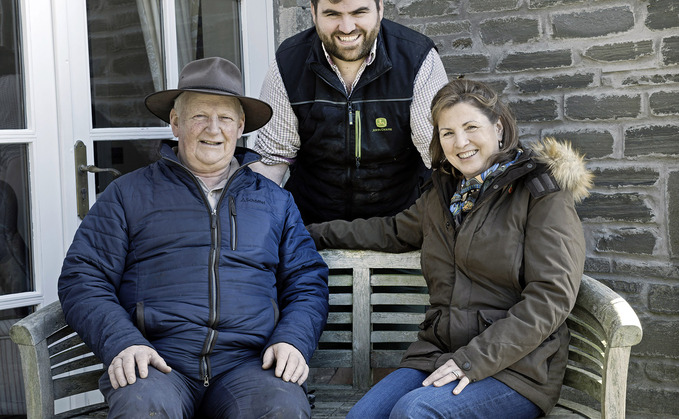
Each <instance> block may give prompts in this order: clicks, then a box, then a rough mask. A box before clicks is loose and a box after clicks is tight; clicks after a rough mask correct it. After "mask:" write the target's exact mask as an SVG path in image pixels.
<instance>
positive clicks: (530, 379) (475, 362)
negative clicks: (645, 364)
mask: <svg viewBox="0 0 679 419" xmlns="http://www.w3.org/2000/svg"><path fill="white" fill-rule="evenodd" d="M431 112H432V120H433V124H434V131H433V138H432V142H431V146H430V150H431V153H432V165H433V168H434V174H433V176H432V181H433V187H432V188H431V189H430V190H428V191H427V192H426V193H424V194H423V195H422V197H421V198H420V199H419V200H418V201H417V202H416V203H415V204H414V205H413V206H412V207H410V208H409V209H407V210H405V211H403V212H401V213H399V214H397V215H395V216H393V217H383V218H371V219H368V220H361V219H359V220H354V221H353V222H345V221H331V222H327V223H322V224H313V225H310V226H309V227H308V229H309V231H310V232H311V234H312V236H313V237H314V240H315V242H316V245H317V246H318V247H319V248H352V249H355V248H364V249H373V250H381V251H389V252H402V251H407V250H412V249H413V248H421V251H422V260H421V263H422V273H423V275H424V277H425V279H426V281H427V285H428V287H429V293H430V308H429V309H428V310H427V313H426V315H425V320H424V322H423V323H422V324H421V325H420V329H421V331H420V332H419V335H418V340H417V341H416V342H414V343H413V344H411V345H410V347H409V349H408V350H407V351H406V354H405V355H404V357H403V359H402V361H401V364H400V367H399V369H397V370H396V371H394V372H392V373H391V374H390V375H388V376H387V377H385V378H384V379H383V380H381V381H380V382H379V383H378V384H377V385H375V386H374V387H373V388H372V389H371V390H370V391H369V392H368V393H367V394H366V395H365V396H364V397H363V399H361V400H360V401H359V402H358V403H357V404H356V406H354V408H353V409H352V410H351V412H350V413H349V416H348V417H349V418H368V417H371V418H381V417H385V418H386V417H391V418H406V417H409V418H426V417H445V418H451V417H465V418H468V417H493V418H497V417H502V416H506V417H512V418H522V417H525V418H532V417H537V416H539V415H541V414H543V413H544V414H546V413H548V412H549V411H550V410H551V409H552V408H553V407H554V405H555V404H556V401H557V400H558V398H559V392H560V388H561V382H562V380H563V376H564V371H565V368H566V361H567V356H568V339H569V334H568V329H567V327H566V325H565V323H564V321H565V320H566V317H567V316H568V313H569V312H570V310H571V309H572V307H573V305H574V303H575V298H576V295H577V292H578V287H579V285H580V278H581V276H582V272H583V266H584V260H585V242H584V237H583V232H582V226H581V223H580V220H579V218H578V215H577V213H576V211H575V208H574V202H577V201H579V200H580V199H582V198H583V197H585V196H586V195H587V193H588V189H589V188H590V187H591V177H592V176H591V174H590V173H589V172H588V171H587V170H586V169H585V166H584V163H583V161H582V157H581V156H579V155H578V154H577V153H576V152H574V151H573V150H572V149H571V148H570V146H568V145H565V144H561V143H558V142H556V141H555V140H553V139H547V140H545V141H543V142H540V143H538V144H535V145H534V146H532V147H531V148H524V146H523V145H522V144H521V143H520V142H519V140H518V134H517V127H516V122H515V120H514V118H513V117H512V115H511V113H510V111H509V110H508V108H507V107H506V106H505V105H503V104H502V103H501V102H500V101H499V100H498V98H497V95H496V94H495V93H494V92H493V91H492V90H491V89H490V88H488V86H486V85H484V84H483V83H479V82H473V81H470V80H465V79H458V80H455V81H453V82H450V83H449V84H447V85H446V86H444V87H443V88H442V89H441V90H440V91H439V92H438V93H437V95H436V96H435V97H434V99H433V101H432V107H431Z"/></svg>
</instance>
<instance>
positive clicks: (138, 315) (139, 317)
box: [134, 301, 148, 339]
mask: <svg viewBox="0 0 679 419" xmlns="http://www.w3.org/2000/svg"><path fill="white" fill-rule="evenodd" d="M134 314H135V319H136V321H137V329H139V331H140V332H141V334H142V336H144V338H147V339H148V337H147V336H146V323H145V318H144V302H143V301H140V302H138V303H137V308H136V310H135V313H134Z"/></svg>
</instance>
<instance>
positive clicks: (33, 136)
mask: <svg viewBox="0 0 679 419" xmlns="http://www.w3.org/2000/svg"><path fill="white" fill-rule="evenodd" d="M19 8H20V12H19V13H20V15H21V32H20V34H21V45H22V53H23V64H24V65H23V69H24V81H25V95H26V100H25V106H26V118H27V125H26V129H23V130H2V131H0V144H12V143H23V144H27V145H28V166H29V179H30V181H29V182H30V183H29V188H30V194H29V196H30V198H29V199H30V207H31V249H32V259H33V275H34V279H35V291H32V292H25V293H20V294H11V295H5V296H0V310H3V309H6V308H12V307H21V306H30V305H41V304H43V303H45V302H50V301H53V300H56V299H57V294H56V280H50V279H51V277H52V276H54V275H57V273H58V272H59V270H60V269H61V263H62V261H63V247H62V243H63V240H62V237H63V234H64V232H63V230H62V225H61V222H62V213H61V208H62V196H61V186H60V185H61V172H62V171H61V170H60V165H59V159H58V156H59V148H58V144H59V139H58V132H57V130H56V129H55V127H57V126H58V108H57V106H56V103H57V102H56V86H55V83H54V77H51V72H50V71H49V69H51V68H54V49H53V43H52V33H53V32H52V15H51V5H50V0H22V1H20V2H19Z"/></svg>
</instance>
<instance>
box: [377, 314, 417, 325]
mask: <svg viewBox="0 0 679 419" xmlns="http://www.w3.org/2000/svg"><path fill="white" fill-rule="evenodd" d="M370 318H371V322H372V323H373V324H416V325H419V324H420V323H422V322H423V321H424V313H387V312H380V313H375V312H373V313H372V314H371V315H370Z"/></svg>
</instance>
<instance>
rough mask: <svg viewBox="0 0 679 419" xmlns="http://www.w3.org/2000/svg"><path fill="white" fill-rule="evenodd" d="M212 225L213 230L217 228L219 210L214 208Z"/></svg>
mask: <svg viewBox="0 0 679 419" xmlns="http://www.w3.org/2000/svg"><path fill="white" fill-rule="evenodd" d="M210 218H211V220H210V226H211V227H212V229H213V230H216V229H217V210H212V214H211V217H210Z"/></svg>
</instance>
